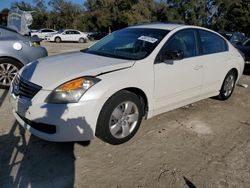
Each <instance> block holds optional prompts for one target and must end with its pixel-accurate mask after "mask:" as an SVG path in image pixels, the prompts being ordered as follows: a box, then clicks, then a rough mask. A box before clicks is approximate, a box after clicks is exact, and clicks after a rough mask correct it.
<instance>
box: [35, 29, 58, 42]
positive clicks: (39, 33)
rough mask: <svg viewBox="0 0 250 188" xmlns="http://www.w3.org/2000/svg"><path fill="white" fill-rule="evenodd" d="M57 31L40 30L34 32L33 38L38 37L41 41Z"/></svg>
mask: <svg viewBox="0 0 250 188" xmlns="http://www.w3.org/2000/svg"><path fill="white" fill-rule="evenodd" d="M56 32H57V31H56V30H54V29H46V28H45V29H39V30H37V31H32V32H31V36H32V37H38V38H40V39H44V38H45V36H46V35H49V34H52V33H56Z"/></svg>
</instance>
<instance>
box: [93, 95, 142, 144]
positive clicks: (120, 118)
mask: <svg viewBox="0 0 250 188" xmlns="http://www.w3.org/2000/svg"><path fill="white" fill-rule="evenodd" d="M142 116H143V108H142V103H141V101H140V98H139V97H138V96H137V95H135V94H134V93H131V92H129V91H120V92H118V93H116V94H115V95H113V96H112V97H111V98H109V100H108V101H107V102H106V103H105V105H104V106H103V108H102V110H101V113H100V115H99V118H98V123H97V128H96V136H97V137H99V138H101V139H102V140H104V141H106V142H108V143H110V144H114V145H117V144H122V143H124V142H127V141H128V140H130V139H131V138H132V137H133V136H134V135H135V133H136V132H137V130H138V129H139V127H140V124H141V121H142Z"/></svg>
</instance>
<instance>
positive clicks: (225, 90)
mask: <svg viewBox="0 0 250 188" xmlns="http://www.w3.org/2000/svg"><path fill="white" fill-rule="evenodd" d="M236 79H237V78H236V74H235V72H234V71H233V70H231V71H229V72H228V73H227V75H226V77H225V79H224V81H223V84H222V86H221V89H220V94H219V95H218V96H217V99H219V100H222V101H224V100H227V99H229V98H230V97H231V95H232V94H233V91H234V88H235V83H236Z"/></svg>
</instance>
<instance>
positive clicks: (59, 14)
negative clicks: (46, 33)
mask: <svg viewBox="0 0 250 188" xmlns="http://www.w3.org/2000/svg"><path fill="white" fill-rule="evenodd" d="M215 6H216V7H217V8H218V14H216V15H213V17H212V18H211V19H210V22H209V23H208V21H207V20H208V18H209V15H210V12H209V10H208V9H207V1H205V0H161V1H159V0H157V1H155V0H86V1H85V3H84V4H82V5H81V6H79V5H76V4H74V3H72V2H71V1H68V0H49V1H48V6H47V4H46V1H45V0H33V3H32V4H30V3H27V2H25V1H17V2H14V3H12V6H11V7H12V8H14V7H18V8H20V9H21V10H25V11H34V13H33V18H34V22H33V25H32V28H34V29H38V28H43V27H48V28H54V29H60V28H75V29H79V30H82V31H104V32H108V31H109V29H111V30H112V31H114V30H117V29H120V28H123V27H127V26H130V25H134V24H138V23H143V22H153V21H159V22H178V23H185V24H191V25H199V26H205V27H209V28H212V29H214V30H219V31H241V32H245V33H246V34H248V35H250V33H249V32H250V2H249V0H234V1H232V0H217V1H216V4H215ZM3 11H4V12H6V11H7V12H8V10H3Z"/></svg>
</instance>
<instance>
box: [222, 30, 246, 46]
mask: <svg viewBox="0 0 250 188" xmlns="http://www.w3.org/2000/svg"><path fill="white" fill-rule="evenodd" d="M220 34H221V35H222V36H223V37H225V38H226V39H227V40H228V41H229V42H231V43H232V44H233V45H236V44H237V43H238V42H243V41H245V40H246V36H245V34H244V33H240V32H221V33H220Z"/></svg>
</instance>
